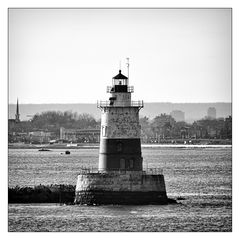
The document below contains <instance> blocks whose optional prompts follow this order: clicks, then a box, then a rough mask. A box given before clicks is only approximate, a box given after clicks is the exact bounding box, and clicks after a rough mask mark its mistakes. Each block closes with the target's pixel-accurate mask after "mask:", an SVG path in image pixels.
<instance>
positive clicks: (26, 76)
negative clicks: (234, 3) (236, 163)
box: [7, 7, 233, 233]
mask: <svg viewBox="0 0 240 240" xmlns="http://www.w3.org/2000/svg"><path fill="white" fill-rule="evenodd" d="M7 15H8V29H7V30H8V96H7V97H8V103H7V106H8V138H7V139H8V140H7V141H8V142H7V145H8V156H7V158H8V159H7V161H8V169H7V171H8V173H7V178H8V190H7V194H8V204H7V208H8V216H7V218H8V232H88V233H89V232H141V233H142V232H232V195H233V194H232V8H230V7H229V8H157V7H156V8H127V7H126V8H17V7H9V8H8V14H7Z"/></svg>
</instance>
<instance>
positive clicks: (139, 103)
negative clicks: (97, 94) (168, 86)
mask: <svg viewBox="0 0 240 240" xmlns="http://www.w3.org/2000/svg"><path fill="white" fill-rule="evenodd" d="M97 107H98V108H103V107H138V108H143V101H129V102H128V101H122V102H117V103H114V102H111V101H97Z"/></svg>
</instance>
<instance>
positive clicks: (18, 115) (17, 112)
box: [15, 99, 20, 122]
mask: <svg viewBox="0 0 240 240" xmlns="http://www.w3.org/2000/svg"><path fill="white" fill-rule="evenodd" d="M15 121H16V122H20V114H19V106H18V99H17V108H16V114H15Z"/></svg>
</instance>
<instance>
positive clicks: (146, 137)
mask: <svg viewBox="0 0 240 240" xmlns="http://www.w3.org/2000/svg"><path fill="white" fill-rule="evenodd" d="M139 121H140V125H141V138H142V141H143V142H159V141H161V140H163V139H185V138H186V139H189V138H196V139H197V138H218V139H231V138H232V117H231V116H229V117H227V118H225V119H224V118H219V119H207V118H205V119H201V120H198V121H195V122H193V123H192V124H189V123H186V122H177V121H175V119H174V118H173V117H172V116H171V115H168V114H160V115H158V116H156V117H155V118H154V119H149V118H147V117H140V120H139ZM60 127H64V128H67V129H69V128H71V129H90V128H91V129H92V128H94V129H96V128H99V129H100V120H96V119H95V118H94V117H93V116H92V115H90V114H87V113H83V114H77V113H76V112H74V113H73V112H71V111H65V112H60V111H47V112H42V113H40V114H39V113H38V114H35V115H34V116H33V117H32V119H30V120H29V121H22V122H20V123H16V124H14V125H9V134H11V133H21V132H31V131H39V130H41V131H49V132H52V133H53V134H54V135H55V137H56V138H57V137H59V129H60Z"/></svg>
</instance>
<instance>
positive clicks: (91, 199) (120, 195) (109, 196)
mask: <svg viewBox="0 0 240 240" xmlns="http://www.w3.org/2000/svg"><path fill="white" fill-rule="evenodd" d="M74 203H75V204H86V205H95V204H96V205H100V204H121V205H145V204H167V203H168V199H167V196H166V192H156V191H150V192H141V191H132V192H131V191H97V190H85V191H76V195H75V201H74Z"/></svg>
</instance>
